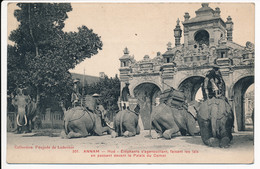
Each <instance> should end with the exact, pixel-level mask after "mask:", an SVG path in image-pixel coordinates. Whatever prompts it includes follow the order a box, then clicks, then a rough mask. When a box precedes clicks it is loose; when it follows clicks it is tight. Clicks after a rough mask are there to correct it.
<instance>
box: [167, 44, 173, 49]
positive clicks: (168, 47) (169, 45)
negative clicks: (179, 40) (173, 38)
mask: <svg viewBox="0 0 260 169" xmlns="http://www.w3.org/2000/svg"><path fill="white" fill-rule="evenodd" d="M167 49H168V50H171V49H172V43H171V42H168V43H167Z"/></svg>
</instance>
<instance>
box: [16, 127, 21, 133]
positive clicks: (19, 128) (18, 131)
mask: <svg viewBox="0 0 260 169" xmlns="http://www.w3.org/2000/svg"><path fill="white" fill-rule="evenodd" d="M21 133H22V126H17V131H16V134H21Z"/></svg>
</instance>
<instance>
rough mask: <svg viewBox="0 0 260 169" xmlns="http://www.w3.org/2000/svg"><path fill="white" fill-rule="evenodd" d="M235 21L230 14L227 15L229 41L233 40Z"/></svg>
mask: <svg viewBox="0 0 260 169" xmlns="http://www.w3.org/2000/svg"><path fill="white" fill-rule="evenodd" d="M233 25H234V23H233V21H232V18H231V17H230V16H228V17H227V21H226V30H227V40H228V41H233V35H232V34H233Z"/></svg>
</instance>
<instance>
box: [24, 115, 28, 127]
mask: <svg viewBox="0 0 260 169" xmlns="http://www.w3.org/2000/svg"><path fill="white" fill-rule="evenodd" d="M24 120H25V124H24V125H25V126H26V125H27V117H26V115H24Z"/></svg>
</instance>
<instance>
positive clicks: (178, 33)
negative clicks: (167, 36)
mask: <svg viewBox="0 0 260 169" xmlns="http://www.w3.org/2000/svg"><path fill="white" fill-rule="evenodd" d="M181 34H182V30H181V27H180V20H179V18H178V20H177V25H176V27H175V29H174V37H175V46H180V45H181Z"/></svg>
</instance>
